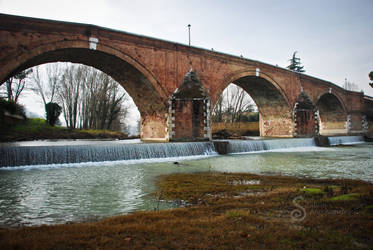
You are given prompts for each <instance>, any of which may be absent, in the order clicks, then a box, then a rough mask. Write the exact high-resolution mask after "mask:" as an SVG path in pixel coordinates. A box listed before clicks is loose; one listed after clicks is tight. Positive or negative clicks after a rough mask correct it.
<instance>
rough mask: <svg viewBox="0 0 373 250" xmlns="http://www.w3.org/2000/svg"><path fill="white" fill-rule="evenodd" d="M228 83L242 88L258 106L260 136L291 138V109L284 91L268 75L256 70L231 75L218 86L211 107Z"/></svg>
mask: <svg viewBox="0 0 373 250" xmlns="http://www.w3.org/2000/svg"><path fill="white" fill-rule="evenodd" d="M230 83H234V84H236V85H237V86H239V87H241V88H243V89H244V90H245V91H246V92H247V93H248V94H249V95H250V96H251V98H252V99H253V100H254V102H255V103H256V105H257V106H258V110H259V113H260V118H261V119H260V129H259V130H260V135H261V136H283V137H292V136H293V127H294V126H293V118H292V108H291V107H290V105H289V101H288V98H287V96H286V94H285V91H284V90H283V89H282V88H281V87H280V85H279V84H278V83H277V82H276V81H274V80H273V79H272V78H271V77H270V75H268V74H266V73H265V72H257V71H256V70H248V71H241V72H236V73H233V74H231V75H230V76H228V77H226V78H225V79H224V80H223V82H222V84H220V87H219V89H218V91H217V95H216V96H215V98H214V102H213V105H215V103H216V101H217V100H218V97H219V96H220V95H221V93H222V92H223V90H224V89H225V88H226V87H227V86H228V85H229V84H230Z"/></svg>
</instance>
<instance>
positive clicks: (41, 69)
mask: <svg viewBox="0 0 373 250" xmlns="http://www.w3.org/2000/svg"><path fill="white" fill-rule="evenodd" d="M61 67H63V65H61V64H60V63H52V64H46V65H43V66H36V67H34V68H33V74H32V76H31V80H32V82H33V84H32V85H33V86H32V88H31V90H32V91H33V92H34V93H35V94H37V95H38V96H40V98H41V100H42V101H43V103H44V106H45V105H46V104H47V103H49V102H54V101H55V99H56V96H57V92H58V86H59V80H60V78H61V75H62V70H61Z"/></svg>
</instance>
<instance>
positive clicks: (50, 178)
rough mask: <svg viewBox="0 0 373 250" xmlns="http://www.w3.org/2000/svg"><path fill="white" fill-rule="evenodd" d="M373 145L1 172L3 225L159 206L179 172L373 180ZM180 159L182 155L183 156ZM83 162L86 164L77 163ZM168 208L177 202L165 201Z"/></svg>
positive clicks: (60, 220) (77, 218)
mask: <svg viewBox="0 0 373 250" xmlns="http://www.w3.org/2000/svg"><path fill="white" fill-rule="evenodd" d="M372 149H373V144H363V145H358V146H350V147H338V148H327V149H322V148H321V149H320V148H313V149H312V148H309V151H305V152H292V151H290V150H288V151H287V152H266V153H251V154H240V155H227V156H215V157H209V158H204V159H197V160H189V161H181V164H177V165H175V164H173V162H172V161H171V162H155V163H151V164H149V163H141V164H132V165H131V164H129V165H127V164H125V163H124V162H120V163H118V162H116V163H115V162H113V163H109V162H106V163H95V164H89V163H85V164H84V165H83V166H84V167H81V165H79V164H75V165H72V166H69V167H63V166H62V167H61V166H57V167H56V166H55V167H52V168H50V167H49V168H43V167H39V168H23V169H18V170H1V171H0V224H2V225H8V226H9V225H10V226H15V225H17V224H22V225H38V224H51V223H52V224H54V223H65V222H68V221H80V220H87V219H92V218H101V217H107V216H112V215H116V214H123V213H128V212H131V211H135V210H145V209H150V210H151V209H154V208H155V207H156V206H157V201H156V200H155V197H154V195H152V193H153V192H154V191H155V187H154V180H155V179H156V177H157V176H159V175H163V174H169V173H177V172H200V171H220V172H249V173H257V174H281V175H293V176H299V177H313V178H353V179H362V180H366V181H370V182H373V150H372ZM179 161H180V159H179ZM77 166H80V167H77ZM162 206H163V207H164V208H167V207H172V206H174V204H169V203H162Z"/></svg>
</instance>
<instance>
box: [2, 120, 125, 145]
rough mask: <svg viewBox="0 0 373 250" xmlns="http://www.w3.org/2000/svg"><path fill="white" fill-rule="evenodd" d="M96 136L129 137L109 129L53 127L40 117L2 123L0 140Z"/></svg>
mask: <svg viewBox="0 0 373 250" xmlns="http://www.w3.org/2000/svg"><path fill="white" fill-rule="evenodd" d="M96 138H102V139H104V138H110V139H127V138H128V136H127V135H126V134H124V133H121V132H116V131H109V130H80V129H73V130H71V129H68V128H66V127H61V126H54V127H52V126H50V125H48V124H47V123H46V122H45V120H44V119H40V118H33V119H27V120H24V121H17V122H12V123H10V124H9V123H8V124H2V126H1V130H0V141H2V142H10V141H31V140H46V139H96Z"/></svg>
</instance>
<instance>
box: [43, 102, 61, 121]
mask: <svg viewBox="0 0 373 250" xmlns="http://www.w3.org/2000/svg"><path fill="white" fill-rule="evenodd" d="M45 112H46V117H47V123H48V124H49V125H51V126H54V125H56V123H57V121H58V117H59V116H60V114H61V112H62V108H61V107H60V105H58V104H57V103H55V102H48V103H47V104H45Z"/></svg>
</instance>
